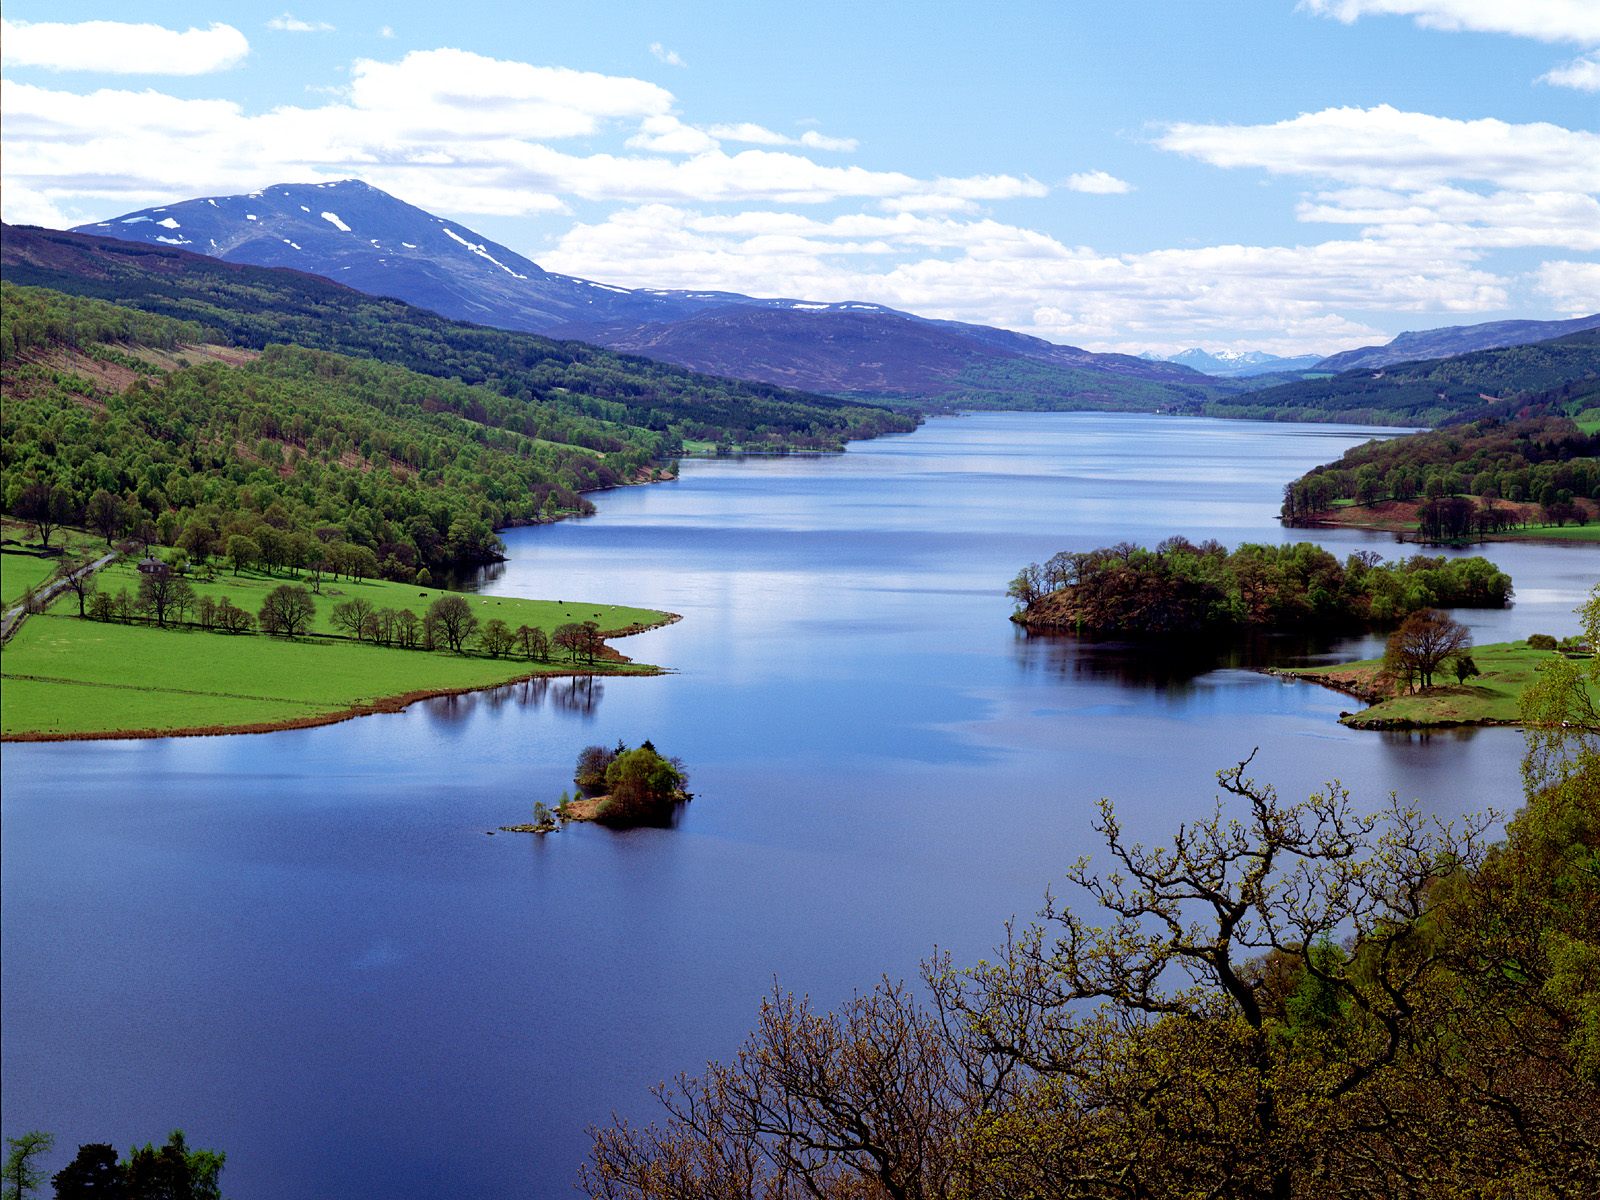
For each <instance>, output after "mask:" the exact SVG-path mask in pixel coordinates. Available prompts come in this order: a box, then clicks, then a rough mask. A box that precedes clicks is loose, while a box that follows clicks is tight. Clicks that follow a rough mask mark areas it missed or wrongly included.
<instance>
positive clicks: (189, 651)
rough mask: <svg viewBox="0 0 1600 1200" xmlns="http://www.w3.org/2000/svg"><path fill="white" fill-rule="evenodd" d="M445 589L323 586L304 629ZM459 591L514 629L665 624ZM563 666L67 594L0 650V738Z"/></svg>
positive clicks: (376, 697)
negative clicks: (190, 618) (144, 620)
mask: <svg viewBox="0 0 1600 1200" xmlns="http://www.w3.org/2000/svg"><path fill="white" fill-rule="evenodd" d="M284 582H290V583H293V582H296V581H295V580H292V579H290V580H285V579H284V578H282V577H275V576H274V577H269V576H263V575H252V574H247V575H242V576H240V577H238V578H237V579H235V578H234V577H233V576H231V575H227V574H222V575H218V576H217V578H216V579H215V580H214V581H211V582H207V583H197V584H196V585H195V590H196V592H197V593H200V594H209V595H211V596H213V597H216V598H221V597H223V596H226V597H227V598H228V599H229V600H231V601H232V602H233V603H235V604H237V605H240V606H241V607H244V608H247V609H249V610H250V611H251V612H254V611H255V610H256V609H257V608H258V607H259V606H260V603H261V598H262V597H263V596H264V595H265V594H266V592H267V591H269V590H271V589H272V588H274V587H276V586H278V585H279V584H281V583H284ZM300 582H303V581H300ZM100 586H101V587H102V588H108V589H109V590H111V591H116V590H117V589H118V588H119V587H127V588H128V589H129V590H130V591H132V590H134V589H135V588H136V587H137V586H138V583H137V572H136V571H135V570H134V569H133V568H132V567H131V566H129V565H126V564H118V565H116V566H114V567H109V568H107V569H106V570H105V571H103V572H101V573H100ZM446 594H448V593H444V592H441V591H440V590H439V589H437V588H419V587H415V586H407V585H402V584H396V583H388V582H381V581H378V582H373V581H368V582H364V583H351V582H349V581H346V580H341V581H339V582H338V583H337V584H334V583H331V582H329V581H326V580H325V581H324V582H323V585H322V594H321V595H320V596H317V597H316V603H317V615H316V624H315V632H318V633H322V634H327V633H330V632H331V631H332V628H333V626H332V623H331V612H332V608H333V606H334V604H336V603H338V602H339V601H340V600H343V599H349V598H351V597H353V596H360V597H361V598H363V599H366V600H369V601H371V602H372V603H373V604H374V605H376V606H378V607H381V608H410V609H411V610H412V611H414V612H418V613H421V612H422V611H423V610H425V609H426V608H427V606H428V605H429V604H431V603H432V602H433V601H434V600H436V599H438V598H439V597H440V596H441V595H446ZM464 595H465V594H464ZM466 599H467V600H468V601H469V602H470V603H471V604H472V605H473V611H474V612H475V613H476V614H477V615H478V617H479V620H480V621H487V620H489V619H491V618H492V617H499V618H500V619H501V620H503V621H505V622H506V623H507V624H508V625H510V626H511V627H512V628H513V629H515V628H516V627H517V626H518V625H524V624H525V625H537V626H540V627H543V628H545V629H546V630H547V631H548V630H550V629H553V628H555V627H556V626H558V625H562V624H566V623H568V622H571V621H584V620H593V621H596V622H597V623H598V624H600V626H601V628H602V629H606V630H621V629H625V628H629V627H640V626H651V625H658V624H660V623H662V622H664V621H665V620H667V619H668V618H667V614H665V613H660V612H656V611H654V610H652V609H642V608H626V607H619V606H612V605H595V604H578V603H576V602H562V601H556V600H520V599H516V598H513V597H504V596H501V597H485V596H476V595H466ZM573 669H574V667H573V666H572V664H569V663H567V662H565V661H563V660H562V659H561V658H559V657H555V656H552V659H551V661H549V662H529V661H528V660H526V659H524V658H499V659H492V658H488V657H485V656H480V655H471V654H467V655H457V654H448V653H442V652H432V653H430V652H425V651H420V650H403V649H398V648H390V647H380V646H375V645H372V644H370V643H362V642H357V641H354V640H351V639H349V638H345V637H337V636H312V637H307V638H298V639H292V640H289V639H283V638H276V637H266V636H262V635H245V636H230V635H227V634H222V633H210V632H206V631H203V630H200V629H195V628H176V629H173V628H169V629H159V628H156V627H155V626H152V625H143V624H134V625H122V624H116V623H109V622H101V621H90V620H84V619H81V618H79V617H78V616H77V600H76V598H75V597H73V596H71V595H70V594H69V595H67V596H64V597H62V598H61V599H58V600H57V601H56V602H55V603H54V604H52V605H51V607H50V609H49V611H48V612H46V613H42V614H39V615H37V616H34V617H30V618H29V619H28V620H27V622H26V623H25V624H24V625H23V626H22V628H21V629H20V630H19V631H18V632H17V634H16V636H15V637H13V638H12V639H11V641H10V642H9V643H8V644H7V645H6V647H5V650H4V652H3V655H0V735H3V736H5V737H8V738H9V737H18V736H27V735H33V736H47V737H48V736H72V735H77V736H84V735H94V734H114V733H140V734H153V733H174V732H179V731H190V732H198V731H206V732H221V731H224V730H230V729H231V730H237V729H242V728H259V727H274V726H286V725H295V724H302V723H313V722H317V721H321V720H327V719H330V718H333V717H336V716H339V715H342V714H347V713H352V712H362V711H370V710H375V709H379V710H381V709H384V708H387V707H393V706H394V702H395V700H396V698H399V697H407V696H411V697H415V696H416V695H418V694H429V693H441V692H450V691H458V690H468V689H476V688H485V687H493V686H495V685H497V684H503V683H508V682H511V681H512V680H516V679H523V678H527V677H528V676H530V675H538V674H551V675H558V674H566V673H570V672H571V671H572V670H573ZM578 669H581V670H583V671H585V672H589V671H593V672H595V673H599V674H613V675H614V674H649V673H653V672H654V671H655V670H656V668H654V667H650V666H645V665H642V664H635V663H619V662H607V661H602V662H599V663H596V664H594V665H593V666H592V667H590V666H587V665H583V666H581V667H579V668H578Z"/></svg>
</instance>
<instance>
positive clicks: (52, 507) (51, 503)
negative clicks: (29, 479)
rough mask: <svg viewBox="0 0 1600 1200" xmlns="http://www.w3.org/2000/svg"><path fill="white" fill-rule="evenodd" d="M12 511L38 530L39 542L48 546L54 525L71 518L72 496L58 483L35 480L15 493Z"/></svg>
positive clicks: (54, 528) (54, 529) (63, 523)
mask: <svg viewBox="0 0 1600 1200" xmlns="http://www.w3.org/2000/svg"><path fill="white" fill-rule="evenodd" d="M12 511H13V512H14V513H16V515H17V516H19V517H21V518H22V519H23V520H24V521H26V522H28V523H29V524H30V525H32V526H33V527H34V529H36V530H38V533H39V541H40V543H41V544H42V545H44V546H46V547H48V546H49V545H50V535H51V534H52V533H54V532H55V531H56V527H57V526H59V525H65V524H66V523H67V522H68V521H70V520H71V519H72V515H73V504H72V496H71V494H70V493H68V491H67V489H66V488H64V487H62V486H61V485H60V484H54V483H45V482H44V481H43V480H37V481H35V482H33V483H30V484H28V485H27V486H26V487H24V488H23V489H22V491H21V492H20V493H19V494H18V495H17V502H16V504H14V505H12Z"/></svg>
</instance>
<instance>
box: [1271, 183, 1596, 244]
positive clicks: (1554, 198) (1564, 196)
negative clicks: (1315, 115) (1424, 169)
mask: <svg viewBox="0 0 1600 1200" xmlns="http://www.w3.org/2000/svg"><path fill="white" fill-rule="evenodd" d="M1296 215H1297V216H1298V217H1299V219H1300V220H1302V221H1308V222H1321V223H1327V224H1335V225H1358V226H1361V227H1362V229H1361V236H1362V237H1368V238H1384V239H1387V240H1390V241H1409V242H1416V243H1421V244H1432V245H1436V246H1453V247H1458V248H1461V249H1477V250H1486V249H1511V248H1516V247H1546V246H1549V247H1557V248H1559V249H1562V250H1576V251H1581V252H1596V251H1600V200H1596V198H1595V197H1594V196H1590V195H1585V194H1583V193H1581V192H1507V191H1499V192H1490V193H1487V194H1485V193H1481V192H1474V191H1469V190H1467V189H1465V188H1456V187H1440V188H1429V189H1426V190H1424V191H1419V192H1396V191H1390V190H1387V189H1384V188H1344V189H1339V190H1336V191H1328V192H1316V193H1313V194H1312V195H1311V196H1308V197H1306V198H1305V199H1303V200H1302V201H1301V203H1300V205H1299V207H1298V209H1297V210H1296Z"/></svg>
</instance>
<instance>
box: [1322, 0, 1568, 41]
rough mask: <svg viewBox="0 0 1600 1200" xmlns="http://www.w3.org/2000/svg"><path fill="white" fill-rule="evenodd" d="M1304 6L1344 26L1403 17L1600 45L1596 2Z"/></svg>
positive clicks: (1336, 2) (1374, 0)
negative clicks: (1364, 19)
mask: <svg viewBox="0 0 1600 1200" xmlns="http://www.w3.org/2000/svg"><path fill="white" fill-rule="evenodd" d="M1300 7H1301V8H1302V9H1304V10H1306V11H1308V12H1313V13H1317V14H1318V15H1320V16H1325V17H1332V18H1334V19H1335V20H1338V21H1342V22H1344V23H1345V24H1346V25H1349V24H1351V23H1353V22H1355V21H1356V20H1358V19H1359V18H1361V17H1368V16H1402V17H1412V18H1414V19H1415V20H1416V23H1417V24H1418V25H1421V26H1424V27H1426V28H1429V29H1447V30H1473V31H1476V32H1479V33H1507V34H1512V35H1515V36H1517V37H1529V38H1538V39H1539V40H1540V41H1545V42H1561V41H1572V42H1583V43H1587V42H1600V5H1597V4H1595V3H1594V0H1301V2H1300Z"/></svg>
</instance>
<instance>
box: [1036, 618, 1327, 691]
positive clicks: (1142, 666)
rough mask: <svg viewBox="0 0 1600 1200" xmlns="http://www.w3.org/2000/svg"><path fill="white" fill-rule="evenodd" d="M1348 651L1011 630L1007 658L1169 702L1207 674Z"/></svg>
mask: <svg viewBox="0 0 1600 1200" xmlns="http://www.w3.org/2000/svg"><path fill="white" fill-rule="evenodd" d="M1357 644H1358V645H1359V643H1357ZM1351 646H1352V643H1351V640H1350V639H1348V638H1335V637H1330V636H1326V635H1323V636H1312V635H1308V634H1290V633H1283V634H1253V635H1251V634H1239V635H1227V636H1216V635H1207V636H1204V637H1200V636H1174V637H1163V638H1143V639H1126V638H1091V637H1079V636H1076V635H1074V634H1070V633H1054V632H1037V631H1033V630H1027V629H1021V628H1019V629H1018V631H1017V635H1016V640H1015V642H1014V644H1013V657H1014V658H1015V661H1016V663H1017V666H1018V667H1019V668H1020V669H1021V670H1022V671H1024V672H1025V673H1040V674H1044V675H1046V676H1053V677H1055V678H1057V679H1059V680H1061V681H1062V682H1069V683H1070V682H1074V681H1104V682H1110V683H1116V684H1121V685H1123V686H1127V687H1136V688H1150V689H1154V690H1157V691H1160V692H1163V693H1165V694H1166V695H1168V696H1169V697H1170V698H1173V699H1177V698H1181V697H1183V696H1186V695H1188V694H1189V693H1191V692H1193V691H1194V690H1195V687H1196V686H1197V685H1198V681H1200V680H1201V679H1202V678H1203V677H1205V676H1207V675H1210V674H1211V673H1212V672H1214V671H1221V670H1242V671H1262V670H1265V669H1267V668H1268V667H1300V666H1315V665H1319V664H1322V663H1328V662H1338V661H1348V660H1349V658H1350V656H1351V655H1350V651H1351Z"/></svg>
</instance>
